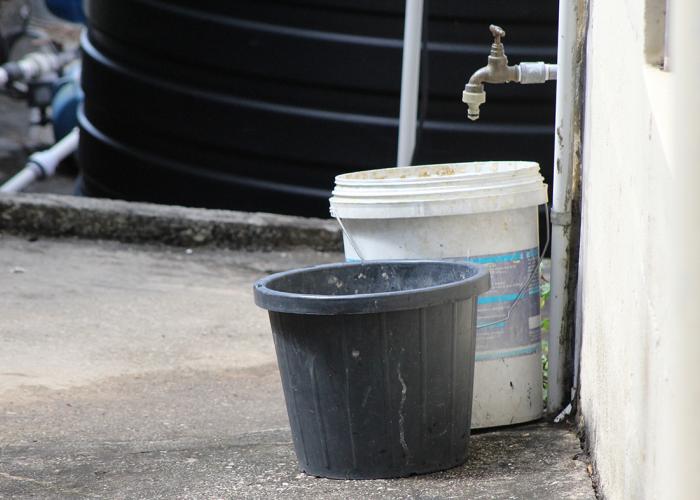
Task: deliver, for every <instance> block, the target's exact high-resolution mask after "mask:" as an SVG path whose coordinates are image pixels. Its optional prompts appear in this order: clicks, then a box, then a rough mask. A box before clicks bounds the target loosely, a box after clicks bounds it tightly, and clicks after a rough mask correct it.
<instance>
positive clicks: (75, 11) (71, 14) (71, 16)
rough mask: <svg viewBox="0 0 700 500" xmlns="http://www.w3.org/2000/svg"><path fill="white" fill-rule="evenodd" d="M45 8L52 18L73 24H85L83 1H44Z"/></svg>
mask: <svg viewBox="0 0 700 500" xmlns="http://www.w3.org/2000/svg"><path fill="white" fill-rule="evenodd" d="M46 7H47V8H48V9H49V10H50V11H51V13H52V14H53V15H54V16H58V17H60V18H61V19H65V20H66V21H70V22H73V23H85V12H84V11H83V0H46Z"/></svg>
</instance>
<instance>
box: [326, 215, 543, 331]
mask: <svg viewBox="0 0 700 500" xmlns="http://www.w3.org/2000/svg"><path fill="white" fill-rule="evenodd" d="M544 218H545V226H546V228H547V239H546V241H545V243H544V247H542V252H540V255H539V256H538V259H537V264H536V265H535V267H534V268H533V270H532V272H531V273H530V276H529V277H528V278H527V281H525V283H524V284H523V286H522V287H520V290H519V291H518V294H517V295H516V296H515V300H513V303H512V304H511V305H510V307H509V308H508V311H507V312H506V315H505V316H504V317H503V318H500V319H497V320H496V321H490V322H488V323H483V324H481V325H476V328H477V330H478V329H480V328H487V327H489V326H493V325H497V324H499V323H505V322H507V321H508V320H510V315H511V314H512V313H513V310H514V309H515V307H516V306H517V305H518V303H519V302H520V300H521V299H522V298H523V297H524V296H525V291H526V290H527V289H528V288H530V283H532V280H533V279H534V278H535V276H539V272H540V265H542V259H544V255H545V253H547V249H548V248H549V241H550V237H551V234H550V233H551V228H550V226H549V206H548V205H547V204H546V203H545V204H544ZM335 220H337V221H338V224H339V225H340V229H342V231H343V234H344V235H345V236H346V237H347V239H348V241H349V242H350V246H351V247H352V249H353V250H355V254H356V255H357V257H358V258H359V259H360V261H364V260H365V259H364V258H362V254H360V250H359V248H358V247H357V244H356V243H355V240H354V239H353V238H352V236H350V232H349V231H348V230H347V229H345V225H344V224H343V221H342V220H340V217H338V215H337V214H335Z"/></svg>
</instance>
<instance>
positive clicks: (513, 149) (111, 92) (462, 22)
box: [79, 0, 557, 216]
mask: <svg viewBox="0 0 700 500" xmlns="http://www.w3.org/2000/svg"><path fill="white" fill-rule="evenodd" d="M426 4H427V5H428V6H429V15H430V22H429V26H428V28H429V31H428V33H429V44H428V49H429V51H428V52H429V82H430V84H429V101H428V112H427V116H426V120H425V125H424V130H423V134H422V138H421V141H420V147H419V149H418V151H417V152H416V157H415V162H416V163H438V162H450V161H471V160H501V159H519V160H535V161H538V162H540V164H541V165H542V167H543V171H544V174H545V177H546V178H548V179H551V163H552V154H553V153H552V151H553V122H554V89H555V87H554V84H553V83H548V84H546V85H530V86H520V85H516V84H511V85H496V86H489V87H488V88H487V92H488V94H487V95H488V102H487V103H486V104H485V105H484V106H483V107H482V118H481V119H480V120H479V121H478V122H475V123H472V122H470V121H468V120H467V118H466V106H465V105H464V104H462V103H461V91H462V89H463V87H464V84H465V80H466V79H467V78H468V76H469V74H471V73H472V72H473V71H474V70H475V69H477V68H478V67H480V66H483V65H484V63H485V62H486V56H487V54H488V50H489V45H490V43H491V35H490V33H489V31H488V25H489V24H490V23H493V22H496V23H498V24H500V25H502V26H503V27H504V28H505V29H506V30H507V32H508V36H507V38H506V39H505V44H506V52H507V54H508V56H509V57H510V60H511V63H513V62H518V61H520V60H534V61H537V60H545V61H547V62H553V61H554V60H555V59H556V20H557V1H556V0H538V1H535V0H530V1H520V2H513V1H511V0H491V1H488V2H484V1H483V0H480V1H476V0H436V1H433V2H426ZM404 6H405V2H404V1H403V0H264V1H263V0H248V1H242V0H237V1H230V0H119V1H114V0H89V1H88V2H87V6H86V7H87V15H88V18H89V30H88V33H87V35H86V36H84V38H83V50H84V61H83V76H82V79H83V86H84V90H85V105H84V109H83V111H82V113H81V116H80V123H81V127H82V131H83V133H82V135H81V144H80V152H79V154H80V161H81V166H82V172H83V186H82V189H83V191H84V192H85V193H86V194H89V195H93V196H106V197H112V198H122V199H128V200H144V201H153V202H159V203H172V204H181V205H189V206H205V207H214V208H230V209H239V210H251V211H270V212H279V213H290V214H300V215H315V216H326V215H327V214H328V201H327V198H328V196H329V194H330V190H331V189H332V187H333V178H334V176H335V175H337V174H338V173H341V172H348V171H354V170H363V169H368V168H381V167H387V166H391V165H393V164H395V161H396V147H397V135H398V113H399V93H400V80H401V48H402V36H403V17H404Z"/></svg>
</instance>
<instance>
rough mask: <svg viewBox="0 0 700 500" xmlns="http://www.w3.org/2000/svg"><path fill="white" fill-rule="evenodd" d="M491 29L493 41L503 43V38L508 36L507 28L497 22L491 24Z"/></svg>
mask: <svg viewBox="0 0 700 500" xmlns="http://www.w3.org/2000/svg"><path fill="white" fill-rule="evenodd" d="M489 30H490V31H491V34H492V35H493V43H501V38H505V36H506V30H504V29H503V28H501V27H500V26H496V25H495V24H492V25H491V26H489Z"/></svg>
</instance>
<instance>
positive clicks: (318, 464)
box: [255, 261, 490, 479]
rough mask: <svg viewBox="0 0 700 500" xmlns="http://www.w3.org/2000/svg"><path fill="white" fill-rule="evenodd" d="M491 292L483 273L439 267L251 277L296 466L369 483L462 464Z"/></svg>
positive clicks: (349, 268) (338, 267) (355, 267)
mask: <svg viewBox="0 0 700 500" xmlns="http://www.w3.org/2000/svg"><path fill="white" fill-rule="evenodd" d="M489 286H490V279H489V274H488V271H486V270H485V269H483V268H481V267H479V266H476V265H474V264H468V263H452V262H444V261H386V262H378V261H374V262H365V263H357V264H332V265H325V266H317V267H312V268H308V269H299V270H295V271H289V272H285V273H280V274H275V275H272V276H269V277H267V278H265V279H263V280H260V281H258V282H257V283H256V284H255V302H256V303H257V304H258V305H259V306H260V307H263V308H265V309H267V310H269V311H270V322H271V324H272V332H273V338H274V341H275V348H276V351H277V360H278V363H279V368H280V373H281V377H282V386H283V388H284V396H285V400H286V403H287V412H288V414H289V422H290V425H291V429H292V438H293V441H294V448H295V451H296V454H297V458H298V459H299V463H300V465H301V469H302V470H303V471H304V472H307V473H309V474H313V475H315V476H323V477H330V478H339V479H376V478H389V477H400V476H408V475H411V474H423V473H428V472H433V471H438V470H444V469H448V468H451V467H455V466H457V465H460V464H462V463H464V461H465V460H466V458H467V450H468V445H469V430H470V429H469V428H470V422H471V405H472V391H473V381H474V343H475V330H476V324H475V323H476V301H477V295H478V294H479V293H482V292H484V291H486V290H488V288H489Z"/></svg>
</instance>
